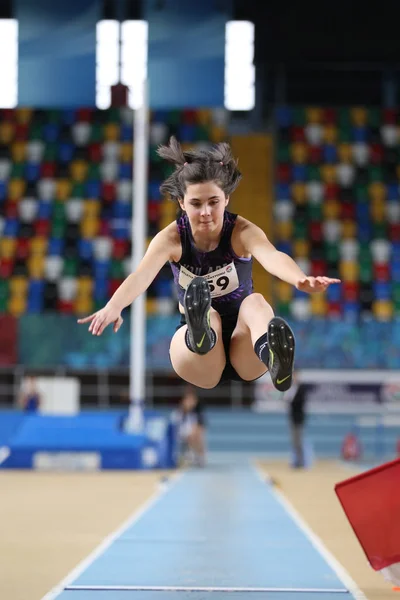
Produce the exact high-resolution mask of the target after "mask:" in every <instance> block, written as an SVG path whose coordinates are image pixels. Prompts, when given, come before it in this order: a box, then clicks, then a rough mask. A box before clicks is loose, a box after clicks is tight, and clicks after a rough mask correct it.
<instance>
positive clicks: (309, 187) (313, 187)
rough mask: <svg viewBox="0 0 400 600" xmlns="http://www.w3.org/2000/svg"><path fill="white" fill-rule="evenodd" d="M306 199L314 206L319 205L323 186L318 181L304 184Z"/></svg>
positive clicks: (322, 196)
mask: <svg viewBox="0 0 400 600" xmlns="http://www.w3.org/2000/svg"><path fill="white" fill-rule="evenodd" d="M306 193H307V198H308V199H309V201H310V202H313V203H314V204H320V203H321V202H322V200H323V198H324V186H323V184H322V183H321V182H320V181H310V182H308V183H307V184H306Z"/></svg>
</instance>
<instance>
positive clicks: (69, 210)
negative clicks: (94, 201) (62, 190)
mask: <svg viewBox="0 0 400 600" xmlns="http://www.w3.org/2000/svg"><path fill="white" fill-rule="evenodd" d="M65 215H66V218H67V221H69V222H70V223H79V221H80V220H81V218H82V215H83V200H82V198H70V199H69V200H68V202H66V203H65Z"/></svg>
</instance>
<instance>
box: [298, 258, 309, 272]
mask: <svg viewBox="0 0 400 600" xmlns="http://www.w3.org/2000/svg"><path fill="white" fill-rule="evenodd" d="M296 263H297V264H298V265H299V267H300V269H301V270H302V271H303V273H305V274H306V275H308V274H309V273H310V267H311V263H310V259H309V258H306V257H305V256H300V257H299V258H296Z"/></svg>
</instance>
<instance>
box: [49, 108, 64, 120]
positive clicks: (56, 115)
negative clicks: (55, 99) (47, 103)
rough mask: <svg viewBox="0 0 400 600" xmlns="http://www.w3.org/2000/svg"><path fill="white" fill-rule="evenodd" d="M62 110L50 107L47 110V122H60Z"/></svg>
mask: <svg viewBox="0 0 400 600" xmlns="http://www.w3.org/2000/svg"><path fill="white" fill-rule="evenodd" d="M60 121H61V112H60V111H59V110H56V109H50V110H47V111H46V123H60Z"/></svg>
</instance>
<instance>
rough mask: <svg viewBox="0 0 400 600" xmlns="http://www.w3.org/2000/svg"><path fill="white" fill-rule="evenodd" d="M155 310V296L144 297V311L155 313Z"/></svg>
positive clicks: (150, 313) (149, 313)
mask: <svg viewBox="0 0 400 600" xmlns="http://www.w3.org/2000/svg"><path fill="white" fill-rule="evenodd" d="M157 312H158V310H157V298H146V313H147V314H148V315H156V314H157Z"/></svg>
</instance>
